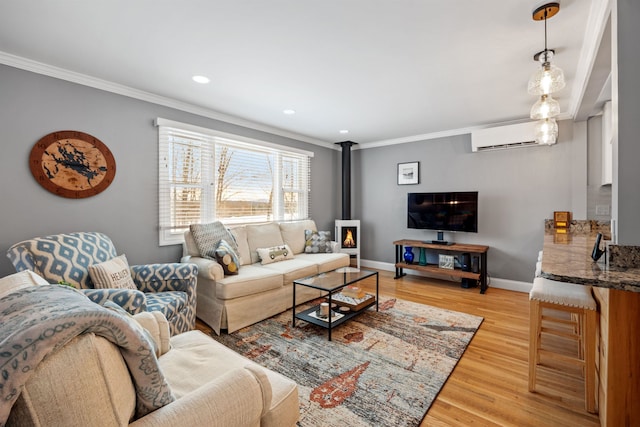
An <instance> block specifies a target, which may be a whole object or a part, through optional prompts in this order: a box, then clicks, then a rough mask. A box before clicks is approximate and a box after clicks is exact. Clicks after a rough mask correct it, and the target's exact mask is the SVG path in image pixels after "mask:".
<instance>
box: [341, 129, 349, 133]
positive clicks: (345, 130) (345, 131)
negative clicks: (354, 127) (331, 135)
mask: <svg viewBox="0 0 640 427" xmlns="http://www.w3.org/2000/svg"><path fill="white" fill-rule="evenodd" d="M340 133H342V134H345V133H349V130H348V129H341V130H340Z"/></svg>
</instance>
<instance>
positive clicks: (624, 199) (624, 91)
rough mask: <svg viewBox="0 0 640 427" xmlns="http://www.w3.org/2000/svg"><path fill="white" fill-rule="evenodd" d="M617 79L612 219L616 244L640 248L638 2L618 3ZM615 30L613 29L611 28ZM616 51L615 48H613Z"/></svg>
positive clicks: (614, 97)
mask: <svg viewBox="0 0 640 427" xmlns="http://www.w3.org/2000/svg"><path fill="white" fill-rule="evenodd" d="M616 3H617V15H616V16H617V32H616V34H617V52H616V54H617V61H615V60H614V61H613V63H614V64H616V63H617V71H618V73H617V76H616V73H615V70H614V78H613V112H614V117H615V114H616V112H617V113H618V116H617V117H618V128H617V138H616V130H615V129H614V138H613V158H614V167H613V174H614V176H613V194H614V196H613V205H614V214H613V218H614V219H617V228H618V233H617V234H618V243H619V244H622V245H640V226H638V212H640V191H638V183H640V167H638V160H639V159H640V144H639V143H638V135H640V120H638V116H639V114H640V83H639V82H638V69H640V55H639V54H638V53H639V51H638V37H639V34H640V30H638V20H640V2H638V1H637V0H617V2H616ZM614 28H615V26H614ZM614 50H615V49H614Z"/></svg>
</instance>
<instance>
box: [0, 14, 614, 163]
mask: <svg viewBox="0 0 640 427" xmlns="http://www.w3.org/2000/svg"><path fill="white" fill-rule="evenodd" d="M605 16H608V15H605ZM605 23H606V20H605ZM595 50H596V51H597V49H595ZM594 55H595V54H594ZM591 62H593V59H592V61H591ZM0 64H4V65H8V66H11V67H14V68H18V69H21V70H25V71H30V72H33V73H36V74H41V75H45V76H49V77H53V78H56V79H60V80H65V81H68V82H71V83H76V84H79V85H83V86H88V87H92V88H94V89H99V90H103V91H106V92H110V93H115V94H118V95H122V96H126V97H129V98H133V99H137V100H140V101H145V102H150V103H152V104H157V105H162V106H164V107H169V108H174V109H176V110H180V111H184V112H187V113H191V114H196V115H199V116H202V117H207V118H210V119H214V120H220V121H222V122H225V123H229V124H233V125H237V126H242V127H245V128H248V129H253V130H258V131H261V132H266V133H270V134H273V135H277V136H281V137H285V138H291V139H294V140H297V141H301V142H307V143H309V144H313V145H318V146H321V147H324V148H329V149H331V150H336V151H340V147H338V146H336V145H335V144H334V143H333V142H327V141H322V140H319V139H315V138H311V137H308V136H305V135H301V134H297V133H294V132H289V131H286V130H283V129H279V128H275V127H271V126H267V125H263V124H260V123H256V122H252V121H249V120H246V119H242V118H239V117H235V116H231V115H227V114H223V113H220V112H218V111H215V110H211V109H208V108H204V107H199V106H197V105H193V104H190V103H187V102H183V101H178V100H176V99H173V98H168V97H165V96H160V95H156V94H154V93H151V92H146V91H142V90H139V89H135V88H132V87H129V86H125V85H121V84H118V83H114V82H110V81H108V80H103V79H99V78H96V77H92V76H89V75H86V74H82V73H77V72H75V71H70V70H67V69H64V68H59V67H55V66H52V65H49V64H45V63H42V62H38V61H33V60H30V59H27V58H23V57H20V56H16V55H12V54H9V53H6V52H2V51H0ZM585 86H586V82H585ZM583 93H584V88H583ZM572 108H573V105H572ZM576 111H577V110H576ZM574 117H575V111H571V112H569V113H563V114H561V115H560V117H558V118H557V120H565V119H572V118H574ZM528 120H529V118H522V119H518V120H511V121H505V122H498V123H489V124H484V125H479V126H470V127H464V128H458V129H449V130H444V131H438V132H432V133H425V134H420V135H410V136H405V137H401V138H392V139H386V140H379V141H372V142H364V143H360V144H358V145H356V146H354V147H353V148H352V149H353V150H364V149H369V148H377V147H386V146H390V145H398V144H407V143H410V142H418V141H429V140H433V139H439V138H446V137H450V136H458V135H465V134H470V133H471V132H473V131H474V130H478V129H486V128H490V127H495V126H506V125H512V124H518V123H522V122H525V121H528Z"/></svg>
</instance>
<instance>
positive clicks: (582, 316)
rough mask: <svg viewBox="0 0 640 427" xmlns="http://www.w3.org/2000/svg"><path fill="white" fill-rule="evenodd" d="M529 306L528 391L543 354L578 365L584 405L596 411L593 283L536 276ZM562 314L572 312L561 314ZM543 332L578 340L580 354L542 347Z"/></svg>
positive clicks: (593, 411)
mask: <svg viewBox="0 0 640 427" xmlns="http://www.w3.org/2000/svg"><path fill="white" fill-rule="evenodd" d="M529 306H530V324H529V328H530V329H529V391H531V392H533V391H535V385H536V371H537V367H538V365H540V356H541V355H544V356H545V357H547V358H550V359H555V360H558V361H561V362H564V363H570V364H573V365H577V366H579V367H581V368H582V374H583V377H584V393H585V396H584V398H585V408H586V410H587V411H588V412H591V413H595V412H596V390H595V375H596V367H595V357H596V354H595V352H596V320H597V315H596V314H597V313H596V310H597V305H596V302H595V300H594V299H593V296H592V294H591V286H585V285H577V284H574V283H565V282H557V281H554V280H549V279H545V278H543V277H536V278H535V279H534V280H533V288H532V289H531V292H530V293H529ZM562 313H568V314H569V315H568V316H567V314H564V315H563V316H559V314H562ZM543 321H544V325H543ZM543 333H545V334H552V335H556V336H560V337H564V338H569V339H571V340H575V341H576V342H577V344H578V354H577V355H576V356H575V357H574V356H570V355H566V354H561V353H557V352H554V351H552V350H549V349H547V348H545V349H543V348H542V343H541V341H542V340H541V338H542V334H543Z"/></svg>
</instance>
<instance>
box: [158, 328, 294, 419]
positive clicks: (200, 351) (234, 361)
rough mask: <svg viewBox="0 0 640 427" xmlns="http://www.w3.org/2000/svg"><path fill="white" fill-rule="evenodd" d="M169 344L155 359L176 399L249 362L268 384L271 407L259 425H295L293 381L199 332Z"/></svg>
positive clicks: (184, 334) (186, 335) (179, 336)
mask: <svg viewBox="0 0 640 427" xmlns="http://www.w3.org/2000/svg"><path fill="white" fill-rule="evenodd" d="M171 345H172V349H171V351H170V352H169V353H167V354H165V355H164V356H163V357H161V358H160V359H159V364H160V367H161V369H162V372H163V373H164V374H165V376H166V378H167V382H168V383H169V384H170V385H171V391H172V392H173V393H174V395H175V396H176V397H178V398H180V397H182V396H184V395H186V394H187V393H189V392H190V391H193V390H195V389H196V388H198V387H201V386H203V385H205V384H206V383H208V382H210V381H212V380H213V379H216V378H219V377H221V376H222V375H224V374H225V373H227V372H229V371H230V370H232V369H236V368H243V367H245V366H247V365H249V366H251V369H252V370H253V369H257V370H261V371H263V372H264V374H265V375H266V377H267V379H268V383H269V384H270V385H271V406H270V407H269V409H268V412H267V413H266V414H264V416H263V421H262V422H261V425H264V426H268V427H275V426H284V425H295V423H296V420H297V419H298V416H299V410H298V408H299V405H300V403H299V399H298V389H297V386H296V383H295V382H294V381H292V380H291V379H289V378H287V377H285V376H283V375H281V374H279V373H277V372H275V371H272V370H270V369H264V368H263V367H261V366H259V365H258V364H256V363H255V362H253V361H251V360H249V359H247V358H245V357H243V356H241V355H239V354H238V353H236V352H235V351H233V350H231V349H230V348H228V347H225V346H224V345H222V344H220V343H218V342H216V341H214V340H213V339H211V337H208V336H206V335H205V334H203V333H202V332H200V331H190V332H185V333H183V334H180V335H176V336H174V337H173V338H172V339H171ZM184 372H189V375H184ZM264 418H266V419H264Z"/></svg>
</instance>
